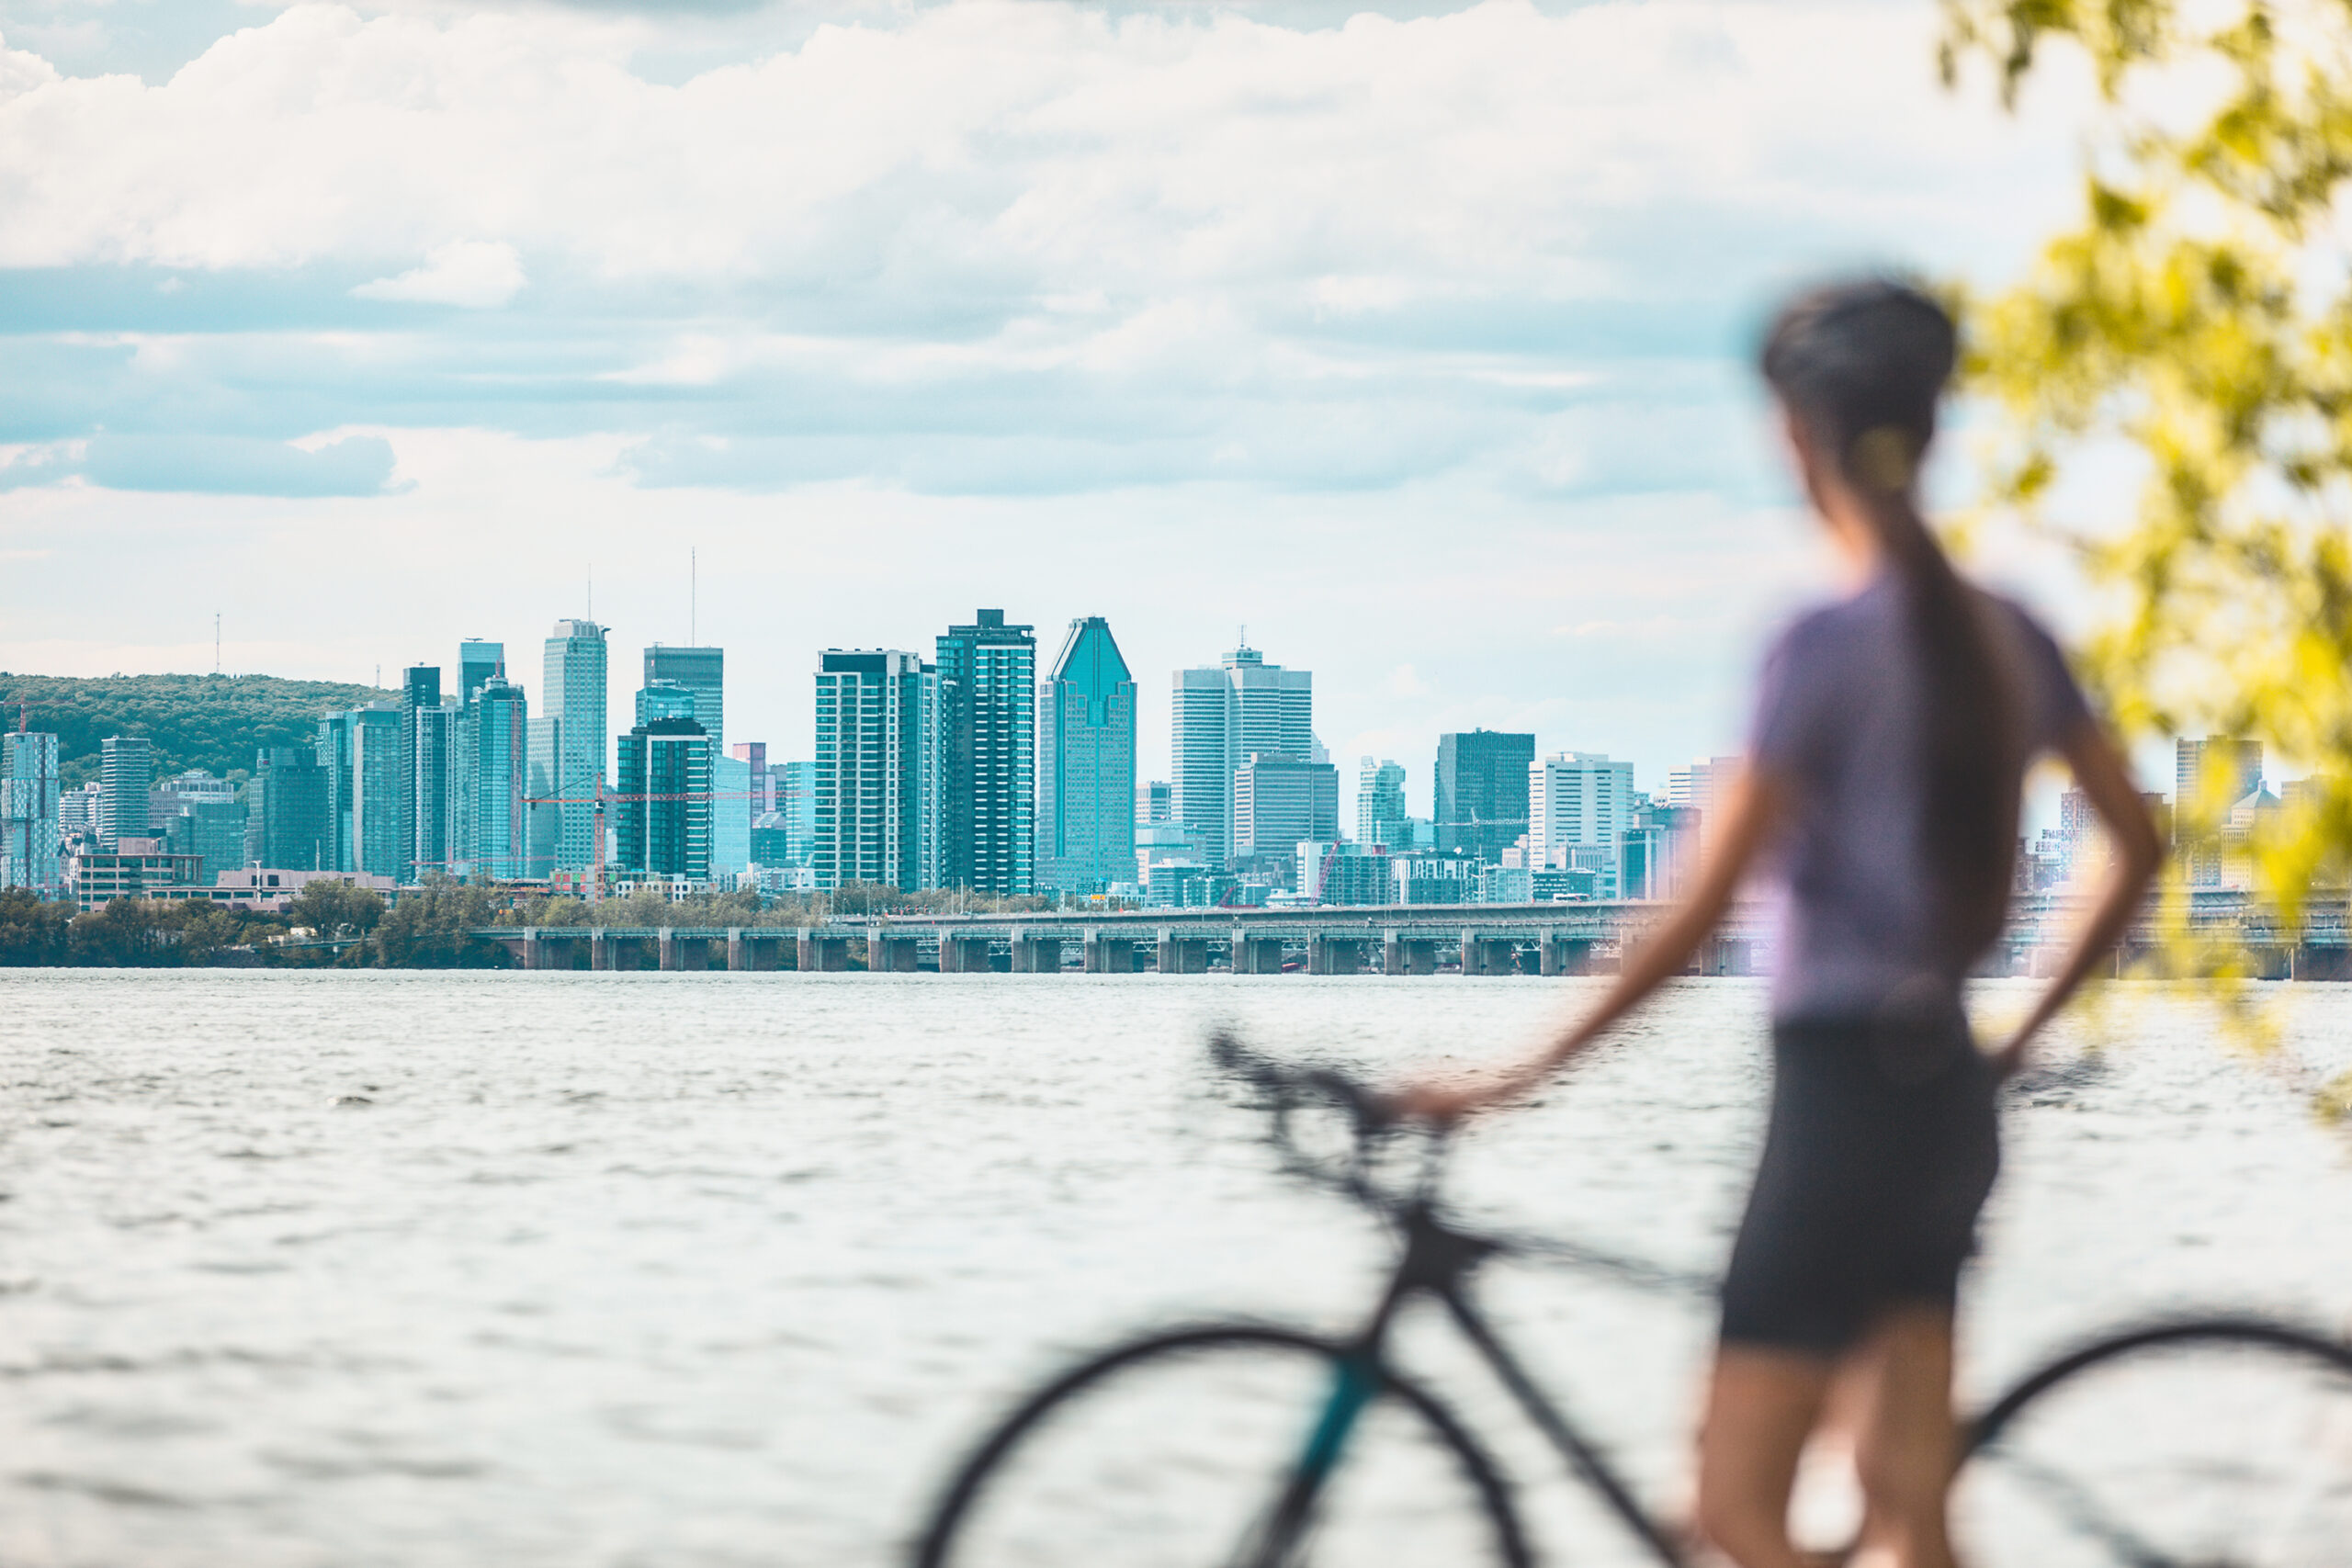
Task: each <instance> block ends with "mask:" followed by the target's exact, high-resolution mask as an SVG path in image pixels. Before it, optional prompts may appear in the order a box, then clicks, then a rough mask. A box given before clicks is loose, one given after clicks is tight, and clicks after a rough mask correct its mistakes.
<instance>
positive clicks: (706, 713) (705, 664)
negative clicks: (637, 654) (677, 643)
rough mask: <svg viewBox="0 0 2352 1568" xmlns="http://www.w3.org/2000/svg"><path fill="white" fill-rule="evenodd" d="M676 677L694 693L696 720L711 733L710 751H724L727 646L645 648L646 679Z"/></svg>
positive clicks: (719, 753) (716, 754) (708, 733)
mask: <svg viewBox="0 0 2352 1568" xmlns="http://www.w3.org/2000/svg"><path fill="white" fill-rule="evenodd" d="M656 681H675V682H677V683H678V684H679V685H681V686H684V687H685V688H686V690H688V691H690V692H692V693H693V694H695V723H697V724H699V725H701V726H702V728H703V733H704V734H706V735H707V736H709V737H710V744H711V755H712V756H714V757H719V756H724V755H726V741H727V650H726V649H723V648H675V647H664V646H663V645H662V644H661V643H658V642H657V643H655V644H654V645H653V646H652V647H651V648H649V649H646V650H645V683H646V684H647V685H649V686H650V685H651V684H653V682H656Z"/></svg>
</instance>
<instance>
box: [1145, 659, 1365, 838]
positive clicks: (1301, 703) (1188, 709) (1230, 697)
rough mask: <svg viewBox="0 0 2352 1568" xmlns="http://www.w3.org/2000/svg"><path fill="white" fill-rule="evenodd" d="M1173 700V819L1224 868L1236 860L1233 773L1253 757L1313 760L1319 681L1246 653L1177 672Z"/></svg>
mask: <svg viewBox="0 0 2352 1568" xmlns="http://www.w3.org/2000/svg"><path fill="white" fill-rule="evenodd" d="M1172 696H1173V699H1174V701H1173V705H1172V712H1171V714H1170V719H1171V724H1172V728H1173V731H1174V733H1173V734H1172V735H1171V737H1170V739H1171V741H1172V743H1173V750H1174V753H1175V773H1176V776H1175V779H1174V780H1173V781H1172V782H1173V784H1174V785H1175V802H1174V812H1175V818H1176V820H1177V821H1179V822H1182V824H1184V826H1185V827H1187V828H1189V829H1192V830H1193V833H1194V834H1195V835H1196V836H1197V837H1198V839H1199V840H1200V844H1201V854H1202V858H1203V860H1204V861H1205V862H1206V863H1208V864H1210V865H1212V866H1216V867H1218V868H1220V869H1221V868H1223V867H1224V866H1225V865H1227V863H1229V862H1230V861H1231V860H1232V858H1233V855H1234V853H1235V850H1234V826H1233V776H1234V774H1235V773H1236V772H1237V771H1238V769H1239V768H1240V767H1241V765H1242V764H1243V763H1244V762H1246V761H1248V760H1249V759H1250V756H1252V755H1253V754H1262V755H1265V756H1270V757H1272V756H1283V757H1295V758H1296V759H1297V760H1298V761H1302V762H1306V761H1310V760H1311V759H1312V758H1313V757H1314V755H1315V677H1314V676H1313V675H1312V674H1311V673H1310V672H1308V671H1305V670H1285V669H1283V667H1282V666H1281V665H1279V664H1269V663H1267V662H1266V659H1265V655H1264V654H1262V653H1261V652H1259V651H1258V650H1257V649H1254V648H1250V647H1247V646H1243V647H1238V648H1235V649H1232V650H1231V651H1229V652H1228V653H1227V654H1226V656H1225V659H1224V660H1223V661H1222V663H1221V664H1220V666H1219V667H1218V668H1216V669H1214V670H1179V671H1176V675H1175V681H1174V691H1173V693H1172ZM1326 836H1327V837H1328V836H1329V835H1326ZM1284 853H1285V854H1294V855H1295V849H1294V850H1286V851H1284Z"/></svg>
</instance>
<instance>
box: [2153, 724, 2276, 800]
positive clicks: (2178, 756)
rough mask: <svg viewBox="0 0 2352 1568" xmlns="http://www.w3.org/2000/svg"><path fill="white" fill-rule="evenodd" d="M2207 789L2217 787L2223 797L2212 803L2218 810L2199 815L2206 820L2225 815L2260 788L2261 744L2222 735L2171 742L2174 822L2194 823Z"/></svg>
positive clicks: (2255, 741)
mask: <svg viewBox="0 0 2352 1568" xmlns="http://www.w3.org/2000/svg"><path fill="white" fill-rule="evenodd" d="M2209 772H2210V773H2211V775H2212V776H2211V778H2210V779H2209V778H2208V776H2207V775H2208V773H2209ZM2209 787H2214V788H2218V790H2219V791H2220V793H2221V795H2222V796H2223V797H2225V798H2222V799H2221V800H2219V801H2218V802H2217V803H2214V804H2217V805H2218V810H2214V811H2207V812H2205V813H2203V814H2202V815H2204V816H2205V817H2207V818H2218V817H2224V816H2227V815H2228V813H2229V809H2230V807H2233V806H2235V805H2236V804H2237V803H2238V802H2239V801H2241V800H2244V799H2245V797H2246V796H2247V795H2252V794H2253V793H2254V792H2255V791H2256V790H2258V789H2260V788H2261V787H2262V742H2261V741H2259V740H2238V739H2233V738H2232V737H2229V736H2226V735H2209V736H2207V737H2206V738H2205V739H2202V740H2177V741H2175V742H2174V743H2173V796H2172V798H2173V810H2174V813H2175V821H2176V822H2178V820H2179V819H2180V818H2183V817H2187V818H2190V819H2191V820H2194V819H2195V818H2197V817H2198V816H2199V810H2198V807H2199V804H2200V801H2201V799H2202V797H2203V796H2204V795H2205V793H2206V791H2207V789H2208V788H2209Z"/></svg>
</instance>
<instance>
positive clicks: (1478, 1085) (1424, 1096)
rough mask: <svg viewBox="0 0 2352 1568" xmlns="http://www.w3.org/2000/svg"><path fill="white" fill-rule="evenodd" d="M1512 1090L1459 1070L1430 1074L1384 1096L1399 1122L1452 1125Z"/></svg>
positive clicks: (1505, 1096) (1389, 1108) (1392, 1113)
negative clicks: (1442, 1074) (1440, 1075)
mask: <svg viewBox="0 0 2352 1568" xmlns="http://www.w3.org/2000/svg"><path fill="white" fill-rule="evenodd" d="M1509 1094H1510V1089H1508V1088H1507V1087H1506V1086H1504V1085H1500V1084H1498V1083H1496V1082H1495V1081H1494V1080H1493V1079H1492V1078H1490V1077H1468V1076H1466V1075H1464V1074H1460V1073H1448V1074H1445V1075H1444V1076H1442V1077H1439V1076H1435V1075H1431V1076H1429V1077H1419V1078H1415V1079H1413V1080H1411V1081H1410V1082H1408V1083H1404V1084H1400V1085H1398V1086H1397V1088H1395V1089H1390V1090H1388V1091H1387V1092H1386V1093H1385V1094H1384V1095H1382V1096H1381V1099H1382V1100H1383V1101H1384V1102H1385V1104H1386V1105H1387V1107H1388V1111H1389V1113H1390V1114H1391V1115H1393V1116H1395V1117H1397V1119H1398V1120H1400V1121H1408V1122H1428V1123H1429V1124H1430V1126H1432V1127H1450V1126H1452V1125H1453V1124H1454V1123H1455V1122H1459V1121H1461V1120H1463V1118H1464V1117H1466V1116H1469V1115H1471V1114H1473V1113H1475V1112H1476V1111H1483V1110H1485V1109H1486V1108H1487V1106H1489V1105H1492V1104H1494V1103H1495V1102H1496V1101H1497V1100H1501V1099H1505V1098H1508V1096H1509Z"/></svg>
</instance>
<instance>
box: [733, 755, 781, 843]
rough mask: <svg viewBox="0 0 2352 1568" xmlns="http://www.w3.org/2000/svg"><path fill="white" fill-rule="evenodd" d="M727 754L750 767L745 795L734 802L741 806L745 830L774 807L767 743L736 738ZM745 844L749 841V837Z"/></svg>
mask: <svg viewBox="0 0 2352 1568" xmlns="http://www.w3.org/2000/svg"><path fill="white" fill-rule="evenodd" d="M727 754H728V755H729V756H730V757H732V758H734V759H735V760H736V761H739V762H742V763H744V764H746V765H747V766H748V767H749V769H750V773H749V783H748V784H746V785H745V786H744V787H745V792H746V793H745V795H744V797H743V798H742V799H741V800H739V801H737V802H736V803H735V804H736V805H737V806H738V807H741V808H742V817H743V822H744V829H745V831H747V832H748V831H749V830H750V827H751V824H752V823H754V822H757V821H758V820H759V819H760V818H763V817H764V816H766V815H767V814H768V813H769V812H771V811H774V810H775V780H774V779H773V778H771V777H769V776H768V743H767V742H766V741H764V740H738V741H737V742H735V744H734V745H732V746H729V748H727ZM744 843H745V845H746V846H747V852H748V846H749V845H750V843H751V840H749V839H746V840H744Z"/></svg>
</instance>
